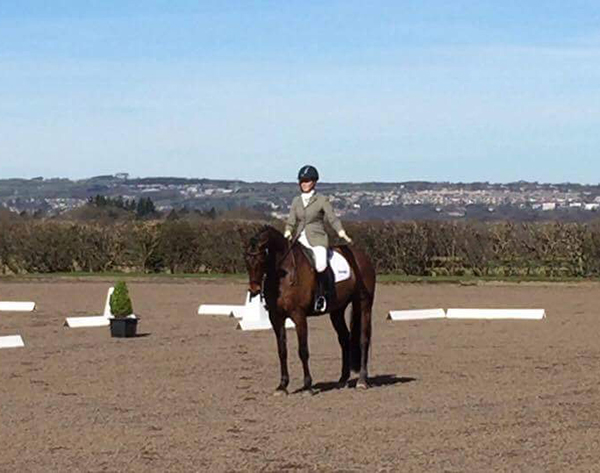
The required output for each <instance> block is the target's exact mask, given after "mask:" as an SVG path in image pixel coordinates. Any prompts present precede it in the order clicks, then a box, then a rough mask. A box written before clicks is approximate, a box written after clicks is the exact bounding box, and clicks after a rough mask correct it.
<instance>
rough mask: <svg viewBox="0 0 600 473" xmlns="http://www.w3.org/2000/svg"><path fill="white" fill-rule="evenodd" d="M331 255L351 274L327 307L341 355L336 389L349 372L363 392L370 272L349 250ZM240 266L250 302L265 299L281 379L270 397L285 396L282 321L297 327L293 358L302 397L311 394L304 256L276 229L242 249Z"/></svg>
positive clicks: (313, 284) (311, 286)
mask: <svg viewBox="0 0 600 473" xmlns="http://www.w3.org/2000/svg"><path fill="white" fill-rule="evenodd" d="M333 250H334V251H338V252H339V253H341V254H342V256H344V258H346V260H347V261H348V263H349V265H350V269H351V271H350V278H349V279H347V280H345V281H340V282H339V283H337V284H336V287H335V293H336V297H335V300H332V301H330V302H328V306H331V307H328V312H329V316H330V319H331V323H332V324H333V327H334V328H335V331H336V332H337V336H338V341H339V344H340V346H341V349H342V375H341V377H340V379H339V382H338V383H339V384H338V386H339V387H340V388H342V387H344V386H346V385H347V383H348V380H349V379H350V371H351V370H352V371H354V372H359V377H358V380H357V383H356V387H357V388H362V389H366V388H368V382H367V377H368V370H367V362H368V358H369V345H370V342H371V312H372V307H373V299H374V295H375V269H374V268H373V265H372V264H371V262H370V260H369V258H368V257H367V256H366V255H365V254H364V253H363V252H362V251H360V250H359V249H358V248H356V246H354V245H352V246H346V245H344V246H337V247H333ZM245 260H246V267H247V270H248V276H249V292H250V298H253V297H256V296H259V295H260V296H261V297H264V300H265V303H266V306H267V310H268V312H269V319H270V320H271V325H272V326H273V331H274V333H275V337H276V339H277V349H278V353H279V363H280V368H281V379H280V382H279V386H278V387H277V389H276V390H275V394H287V387H288V384H289V381H290V377H289V373H288V368H287V340H286V330H285V320H286V319H287V318H290V319H292V321H293V322H294V323H295V324H296V334H297V337H298V355H299V357H300V360H301V361H302V368H303V370H304V385H303V387H302V391H311V387H312V378H311V375H310V370H309V366H308V358H309V353H308V326H307V320H306V319H307V317H309V316H311V315H315V314H314V313H313V303H314V295H315V291H316V288H317V280H316V272H315V270H314V268H313V266H312V264H311V262H310V261H309V259H308V257H307V256H306V254H305V250H304V249H303V247H302V245H301V244H300V243H298V242H297V241H294V242H291V243H290V242H289V241H288V240H287V239H286V238H285V237H284V236H283V235H282V234H281V232H279V231H278V230H277V229H275V228H273V227H271V226H265V227H263V228H262V229H261V230H260V231H259V232H258V234H256V235H255V236H254V237H252V238H251V239H250V240H249V242H248V243H247V244H246V248H245ZM349 304H352V317H351V321H350V330H348V327H347V325H346V320H345V318H344V313H345V310H346V308H347V307H348V305H349ZM319 315H320V314H319Z"/></svg>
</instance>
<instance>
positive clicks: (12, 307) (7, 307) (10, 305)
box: [0, 301, 35, 312]
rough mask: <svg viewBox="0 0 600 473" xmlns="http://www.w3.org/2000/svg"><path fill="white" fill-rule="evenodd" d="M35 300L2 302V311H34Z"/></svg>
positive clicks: (0, 305)
mask: <svg viewBox="0 0 600 473" xmlns="http://www.w3.org/2000/svg"><path fill="white" fill-rule="evenodd" d="M34 310H35V302H8V301H6V302H0V311H3V312H4V311H5V312H33V311H34Z"/></svg>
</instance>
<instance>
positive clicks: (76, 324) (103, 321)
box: [65, 287, 115, 328]
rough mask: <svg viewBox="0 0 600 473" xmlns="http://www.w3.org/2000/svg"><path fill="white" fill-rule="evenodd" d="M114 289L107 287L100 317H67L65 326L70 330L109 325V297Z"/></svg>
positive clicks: (110, 315)
mask: <svg viewBox="0 0 600 473" xmlns="http://www.w3.org/2000/svg"><path fill="white" fill-rule="evenodd" d="M114 290H115V288H114V287H109V288H108V292H107V294H106V302H105V304H104V313H103V314H102V315H91V316H87V317H67V319H66V321H65V325H67V326H68V327H70V328H81V327H106V326H107V325H110V318H111V317H112V314H111V312H110V296H111V295H112V293H113V291H114Z"/></svg>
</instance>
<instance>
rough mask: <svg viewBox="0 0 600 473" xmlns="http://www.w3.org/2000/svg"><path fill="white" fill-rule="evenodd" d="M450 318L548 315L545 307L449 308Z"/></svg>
mask: <svg viewBox="0 0 600 473" xmlns="http://www.w3.org/2000/svg"><path fill="white" fill-rule="evenodd" d="M446 317H447V318H449V319H486V320H502V319H523V320H541V319H543V318H545V317H546V311H545V310H544V309H448V312H447V314H446Z"/></svg>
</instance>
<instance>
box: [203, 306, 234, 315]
mask: <svg viewBox="0 0 600 473" xmlns="http://www.w3.org/2000/svg"><path fill="white" fill-rule="evenodd" d="M243 308H244V306H243V305H218V304H202V305H201V306H200V307H198V315H227V316H231V315H232V314H233V313H234V311H236V310H239V309H243Z"/></svg>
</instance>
